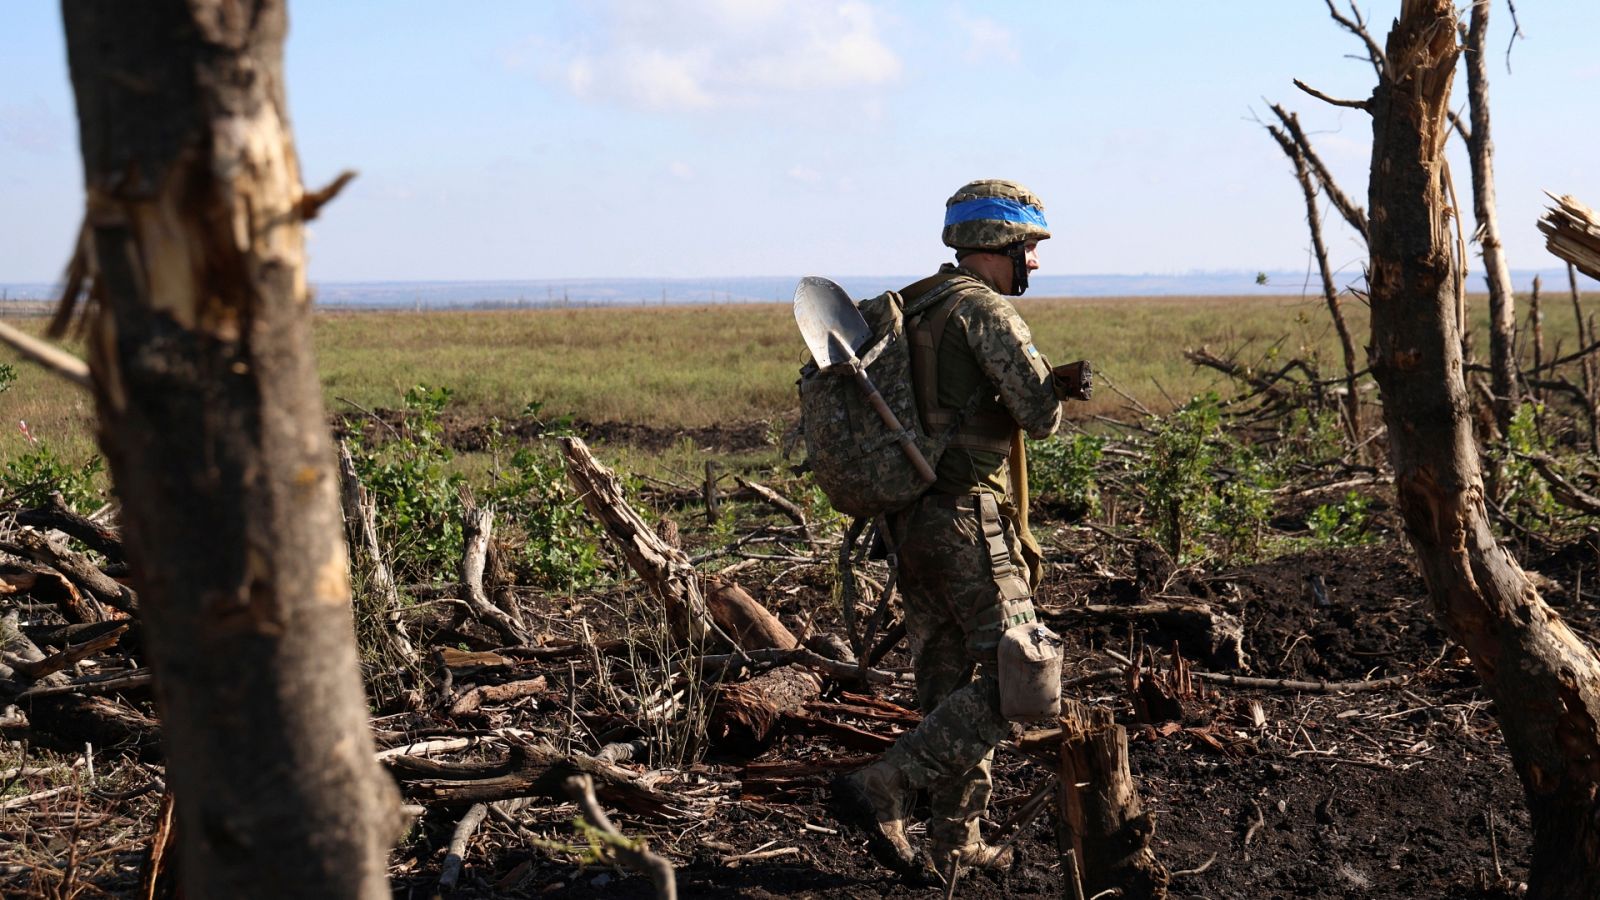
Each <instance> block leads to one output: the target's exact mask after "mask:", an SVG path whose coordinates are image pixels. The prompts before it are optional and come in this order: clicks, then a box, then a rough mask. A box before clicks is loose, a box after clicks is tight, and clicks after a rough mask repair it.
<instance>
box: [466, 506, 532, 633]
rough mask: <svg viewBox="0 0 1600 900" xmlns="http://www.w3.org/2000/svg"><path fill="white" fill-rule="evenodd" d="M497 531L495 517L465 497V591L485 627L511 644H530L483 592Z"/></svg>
mask: <svg viewBox="0 0 1600 900" xmlns="http://www.w3.org/2000/svg"><path fill="white" fill-rule="evenodd" d="M493 527H494V513H493V512H492V511H491V510H487V509H483V508H481V507H479V506H478V505H477V504H476V503H474V502H473V500H472V498H471V497H470V496H467V495H466V494H463V495H462V497H461V532H462V535H461V536H462V542H463V543H464V544H465V549H464V550H463V552H462V554H461V590H462V593H464V594H466V601H467V605H468V606H470V607H471V608H472V612H473V614H474V615H476V616H477V617H478V618H479V619H481V620H482V621H483V622H484V624H486V625H488V626H490V627H491V628H493V629H494V630H495V631H497V632H499V633H500V636H501V637H503V638H505V639H506V641H507V642H508V643H511V644H519V645H521V644H527V643H528V636H527V634H526V633H524V632H523V630H522V629H521V628H519V627H517V623H516V622H515V621H514V620H513V619H512V617H511V615H510V614H509V613H507V612H506V611H505V610H503V609H500V608H499V607H497V606H495V605H494V604H493V603H490V602H489V595H488V594H486V593H484V590H483V569H484V565H485V564H486V562H487V561H488V558H489V534H490V531H491V530H492V529H493Z"/></svg>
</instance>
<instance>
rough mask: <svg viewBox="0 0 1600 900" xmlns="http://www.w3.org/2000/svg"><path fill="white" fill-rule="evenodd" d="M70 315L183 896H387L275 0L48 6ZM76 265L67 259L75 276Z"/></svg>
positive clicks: (381, 787)
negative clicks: (78, 161)
mask: <svg viewBox="0 0 1600 900" xmlns="http://www.w3.org/2000/svg"><path fill="white" fill-rule="evenodd" d="M62 12H63V18H64V20H65V25H66V36H67V55H68V60H69V64H70V69H71V77H72V84H73V89H74V92H75V95H76V99H77V107H78V118H79V126H80V148H81V150H82V154H83V163H84V179H85V190H86V194H87V197H86V212H85V222H84V240H83V241H81V242H80V245H79V256H78V257H77V258H76V259H75V260H74V262H73V265H72V266H71V267H69V278H68V287H69V292H68V293H69V296H68V297H66V298H64V302H63V307H62V310H61V314H60V316H59V317H58V323H62V322H64V321H65V320H66V318H67V315H68V314H69V311H70V308H71V305H72V303H73V302H74V301H75V300H76V299H77V298H76V297H75V296H72V295H73V294H75V293H76V291H75V290H73V288H75V287H76V286H78V285H81V284H85V283H87V284H89V285H90V287H89V306H88V308H87V309H86V310H85V312H84V317H85V322H84V325H85V330H86V349H87V353H88V356H89V363H90V367H91V371H92V374H93V387H94V396H95V406H96V410H97V412H98V416H99V440H100V445H101V448H102V450H103V451H104V453H105V456H106V459H107V461H108V462H109V464H110V470H111V474H112V477H113V480H114V482H115V485H116V490H117V494H118V496H119V497H120V498H121V500H122V502H123V529H124V534H123V538H124V546H125V549H126V550H127V554H128V560H129V563H130V565H131V569H132V572H133V579H134V582H135V584H136V585H137V586H138V589H139V594H140V597H141V599H142V600H143V601H144V602H143V604H142V605H141V610H140V614H141V616H142V617H143V619H144V622H145V625H146V632H145V634H146V646H147V652H148V654H149V657H150V663H151V667H152V669H153V670H154V672H155V676H156V682H157V692H156V693H157V699H158V702H159V705H160V709H161V713H162V719H163V723H162V730H163V737H164V741H165V751H166V760H167V764H168V773H169V777H170V781H171V785H172V790H173V794H174V796H175V797H176V798H177V804H178V806H177V818H178V820H179V821H180V822H181V823H182V827H181V828H180V829H179V834H180V841H181V852H180V857H181V859H182V860H183V869H184V871H183V873H182V880H183V884H184V890H185V893H186V894H187V895H189V896H192V897H238V898H255V897H261V898H267V897H284V896H296V897H328V898H333V897H339V898H351V897H363V898H374V900H376V898H385V897H388V896H389V890H388V885H387V878H386V854H387V851H388V848H389V846H390V844H391V842H392V841H393V839H394V838H395V837H396V836H397V834H398V830H399V828H400V825H401V820H400V816H399V810H398V793H397V791H396V790H395V787H394V784H393V782H392V781H390V780H389V779H388V777H387V776H386V775H385V774H384V773H383V771H382V770H381V769H380V768H379V766H378V764H377V763H376V761H375V760H374V756H373V744H372V739H371V737H370V730H369V724H368V720H367V710H366V697H365V695H364V694H363V691H362V686H361V682H360V677H359V673H358V668H357V655H356V645H355V637H354V632H353V628H352V624H351V616H350V584H349V577H348V571H347V565H346V552H345V543H344V539H343V534H342V523H341V521H340V515H339V502H338V495H337V491H338V480H337V478H336V476H335V473H334V466H333V449H332V443H331V440H330V437H329V434H328V428H327V424H326V417H325V414H324V410H323V405H322V397H321V386H320V384H319V382H318V379H317V372H316V366H315V363H314V361H313V359H312V352H311V346H312V345H311V333H310V323H311V302H310V297H309V294H308V291H307V287H306V277H305V252H304V228H303V222H304V220H305V219H306V218H308V217H309V216H310V215H312V214H313V213H314V212H315V207H316V205H317V203H316V198H314V197H308V196H307V195H306V194H305V192H304V190H303V188H302V186H301V183H300V172H299V163H298V160H297V158H296V155H295V150H294V142H293V138H292V135H291V133H290V129H289V123H288V107H287V104H286V102H285V95H284V80H283V41H284V35H285V31H286V27H287V14H286V12H285V8H284V4H283V2H281V0H255V2H244V0H241V2H222V0H188V2H180V0H160V2H150V3H122V2H117V0H64V2H63V4H62ZM85 276H87V277H85Z"/></svg>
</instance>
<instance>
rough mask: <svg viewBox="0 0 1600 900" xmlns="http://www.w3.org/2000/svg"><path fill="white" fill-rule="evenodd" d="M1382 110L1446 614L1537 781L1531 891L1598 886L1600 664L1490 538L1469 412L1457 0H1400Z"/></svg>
mask: <svg viewBox="0 0 1600 900" xmlns="http://www.w3.org/2000/svg"><path fill="white" fill-rule="evenodd" d="M1387 51H1388V52H1387V55H1388V60H1389V65H1388V66H1386V67H1385V69H1384V75H1383V77H1382V78H1381V79H1380V81H1379V84H1378V87H1377V89H1376V90H1375V91H1374V93H1373V96H1372V100H1371V103H1370V109H1371V112H1372V116H1373V149H1372V182H1371V195H1370V198H1369V204H1368V205H1369V208H1370V209H1371V213H1372V215H1371V222H1372V239H1371V250H1372V259H1371V264H1370V273H1371V275H1370V278H1371V297H1372V368H1373V372H1374V374H1375V375H1376V376H1377V379H1378V383H1379V386H1380V387H1381V388H1382V391H1383V401H1384V418H1385V419H1386V420H1387V423H1388V427H1389V441H1390V452H1391V454H1392V456H1393V461H1394V468H1395V484H1396V491H1397V494H1398V499H1399V506H1400V509H1401V512H1402V514H1403V516H1404V519H1405V523H1406V533H1407V535H1408V536H1409V538H1410V540H1411V544H1412V546H1413V547H1414V548H1415V549H1416V553H1417V558H1418V562H1419V564H1420V566H1421V569H1422V572H1423V576H1424V579H1425V580H1426V582H1427V584H1428V589H1429V593H1430V594H1431V596H1432V598H1433V602H1434V607H1435V610H1436V612H1437V614H1438V616H1439V617H1440V619H1441V620H1442V621H1443V623H1444V626H1445V629H1446V630H1447V631H1448V633H1449V634H1450V636H1451V637H1452V638H1453V639H1454V640H1456V641H1457V642H1459V643H1460V644H1461V645H1462V646H1463V647H1465V648H1466V649H1467V650H1468V652H1469V653H1471V655H1472V660H1473V664H1474V666H1475V667H1476V669H1477V671H1478V674H1479V676H1480V677H1481V678H1482V679H1483V683H1484V687H1485V689H1486V690H1487V691H1488V693H1489V695H1490V696H1491V697H1492V698H1493V699H1494V705H1495V714H1496V716H1497V717H1498V718H1499V720H1500V725H1501V730H1502V732H1503V733H1504V735H1505V739H1506V745H1507V747H1508V748H1509V750H1510V752H1511V757H1512V763H1513V765H1514V767H1515V768H1516V770H1517V773H1518V775H1519V776H1520V777H1521V779H1522V783H1523V786H1524V788H1525V790H1526V792H1527V799H1528V808H1529V812H1530V815H1531V818H1532V821H1533V830H1534V847H1533V865H1532V877H1531V884H1530V891H1529V896H1530V897H1534V898H1569V897H1570V898H1578V897H1594V896H1600V819H1597V816H1596V813H1597V812H1600V808H1597V803H1596V792H1597V789H1600V763H1597V760H1600V726H1597V725H1596V723H1597V722H1600V662H1597V659H1596V656H1595V654H1594V653H1593V651H1592V650H1591V649H1590V648H1589V647H1587V646H1586V645H1585V644H1584V643H1583V642H1582V641H1580V640H1579V639H1578V638H1577V637H1575V636H1574V635H1573V633H1572V632H1571V631H1570V630H1569V629H1568V628H1567V626H1566V625H1565V623H1563V622H1562V621H1561V619H1560V617H1559V616H1557V615H1556V614H1555V613H1554V612H1553V611H1552V610H1551V609H1550V608H1549V607H1548V606H1546V605H1545V603H1544V602H1543V601H1542V600H1541V599H1540V597H1539V594H1538V592H1537V591H1536V590H1535V589H1534V587H1533V585H1532V584H1531V583H1530V582H1529V580H1528V578H1527V576H1526V575H1525V574H1524V573H1523V572H1522V570H1521V568H1519V567H1518V565H1517V563H1516V561H1515V560H1514V559H1513V558H1512V557H1511V555H1510V554H1509V553H1507V552H1506V550H1505V549H1504V548H1502V547H1501V546H1500V545H1499V544H1498V543H1496V541H1495V538H1494V533H1493V531H1492V530H1491V528H1490V525H1489V519H1488V515H1487V513H1486V510H1485V505H1484V487H1483V478H1482V471H1481V468H1480V462H1479V458H1478V452H1477V447H1476V445H1475V443H1474V441H1473V435H1472V427H1471V422H1470V421H1469V418H1468V411H1469V409H1470V404H1469V403H1468V398H1467V391H1466V385H1465V383H1464V380H1463V377H1462V359H1461V343H1460V339H1459V337H1460V336H1459V334H1458V323H1457V321H1456V302H1457V298H1456V296H1455V290H1454V289H1455V285H1454V279H1453V278H1452V274H1451V273H1452V266H1453V259H1452V257H1453V251H1452V247H1451V233H1450V232H1451V229H1450V223H1449V219H1448V212H1447V206H1448V205H1449V204H1448V203H1447V201H1446V187H1445V184H1444V181H1443V175H1442V173H1443V169H1444V160H1443V152H1444V144H1445V138H1446V132H1447V130H1448V127H1449V126H1448V124H1447V121H1446V111H1447V107H1448V103H1449V95H1450V83H1451V79H1452V77H1453V73H1454V67H1455V63H1456V59H1457V54H1458V51H1459V48H1458V46H1457V44H1456V31H1455V9H1454V6H1453V4H1452V3H1451V2H1450V0H1404V2H1403V4H1402V7H1401V13H1400V18H1399V20H1398V21H1397V22H1396V24H1395V26H1394V29H1393V31H1392V32H1391V33H1390V35H1389V40H1388V48H1387Z"/></svg>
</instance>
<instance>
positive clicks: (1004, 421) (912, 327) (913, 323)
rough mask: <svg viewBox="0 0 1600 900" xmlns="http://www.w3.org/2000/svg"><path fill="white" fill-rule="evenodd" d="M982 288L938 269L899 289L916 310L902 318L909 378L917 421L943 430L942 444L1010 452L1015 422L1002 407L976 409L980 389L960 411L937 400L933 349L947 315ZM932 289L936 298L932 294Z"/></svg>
mask: <svg viewBox="0 0 1600 900" xmlns="http://www.w3.org/2000/svg"><path fill="white" fill-rule="evenodd" d="M983 289H984V288H983V286H982V284H981V282H978V281H976V280H975V279H973V278H971V277H969V276H965V275H951V274H950V273H947V272H940V273H939V274H937V275H933V276H930V277H928V278H924V279H923V280H921V281H919V282H916V283H915V284H912V285H909V286H908V287H906V289H905V290H904V291H902V292H901V294H902V296H905V297H907V298H912V297H916V298H918V299H916V300H911V301H909V302H908V303H907V307H908V308H911V309H916V308H920V309H921V310H922V311H921V312H920V313H918V314H917V315H915V316H913V317H911V318H910V319H909V320H908V321H907V322H906V331H907V332H908V333H909V335H910V339H911V340H910V343H911V379H912V386H913V391H914V392H915V394H916V398H917V413H918V414H919V415H920V416H921V418H922V425H923V427H924V428H925V429H927V430H928V432H929V433H931V434H945V433H948V434H949V435H950V437H949V439H948V440H947V441H946V443H945V448H946V449H959V450H978V451H982V452H986V453H998V454H1001V455H1005V454H1008V453H1010V452H1011V439H1012V435H1013V433H1015V431H1016V430H1017V423H1016V421H1015V420H1013V419H1012V418H1011V416H1010V414H1008V413H1006V412H1004V411H1003V410H1000V411H983V410H978V409H977V408H976V406H977V404H978V402H979V401H981V400H982V399H983V392H984V388H983V387H982V386H981V385H980V386H979V388H978V391H979V393H978V395H977V396H974V397H972V398H971V399H969V400H968V402H967V408H965V409H957V408H952V407H948V406H941V405H940V404H939V364H940V357H939V353H940V348H941V345H942V344H943V342H944V335H945V331H946V330H947V326H948V325H949V323H950V315H951V314H952V313H953V312H955V309H956V307H957V306H959V305H960V304H961V301H962V299H963V298H964V297H965V296H966V295H967V294H968V293H970V292H971V291H974V290H983ZM935 293H937V294H941V295H942V296H939V297H935V296H934V294H935ZM929 301H931V304H930V302H929ZM952 427H953V428H954V430H953V431H952V430H951V429H952Z"/></svg>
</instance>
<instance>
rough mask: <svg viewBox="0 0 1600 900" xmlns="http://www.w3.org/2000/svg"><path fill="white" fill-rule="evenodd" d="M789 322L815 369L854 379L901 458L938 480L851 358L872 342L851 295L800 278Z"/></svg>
mask: <svg viewBox="0 0 1600 900" xmlns="http://www.w3.org/2000/svg"><path fill="white" fill-rule="evenodd" d="M794 320H795V323H796V324H798V325H799V326H800V335H801V336H802V337H804V338H805V339H806V347H807V349H809V350H810V351H811V358H812V359H815V360H816V361H817V367H818V368H819V369H821V370H822V371H824V372H828V373H830V374H835V375H844V374H848V375H850V376H852V377H853V378H855V381H856V384H857V385H859V386H860V387H861V393H862V394H865V395H866V398H867V402H868V403H869V404H871V405H872V408H873V409H874V410H876V411H877V413H878V418H880V419H882V420H883V424H884V425H885V426H886V427H887V428H888V429H889V431H890V433H891V434H898V435H899V436H900V449H901V450H903V451H905V454H906V459H908V460H910V461H911V465H912V467H913V468H915V469H916V470H917V474H918V475H919V476H921V478H922V480H923V481H924V482H926V483H928V484H933V483H934V481H936V480H937V478H938V476H936V475H934V474H933V468H932V467H931V466H929V465H928V461H927V459H925V458H923V456H922V451H921V450H919V449H917V442H916V441H915V440H913V439H912V437H911V435H910V434H909V433H908V432H907V431H906V430H905V428H903V427H902V426H901V425H900V420H899V419H898V418H896V417H895V414H894V413H893V412H892V411H890V409H889V404H887V403H885V402H883V396H882V395H881V394H879V393H878V389H877V388H876V387H875V386H873V384H872V379H870V378H868V377H867V370H866V367H865V366H863V365H862V364H861V359H860V357H859V356H857V355H856V354H858V353H860V352H861V348H862V347H865V346H866V345H867V344H868V343H869V342H870V341H871V340H872V329H871V328H869V327H867V320H866V319H863V318H862V317H861V310H859V309H856V304H855V301H853V300H851V299H850V295H849V294H846V293H845V292H844V288H842V287H839V286H838V285H837V284H834V283H833V282H831V281H829V280H828V279H826V278H818V277H816V276H814V275H808V276H806V277H805V278H802V279H800V285H799V286H798V287H796V288H795V289H794Z"/></svg>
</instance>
